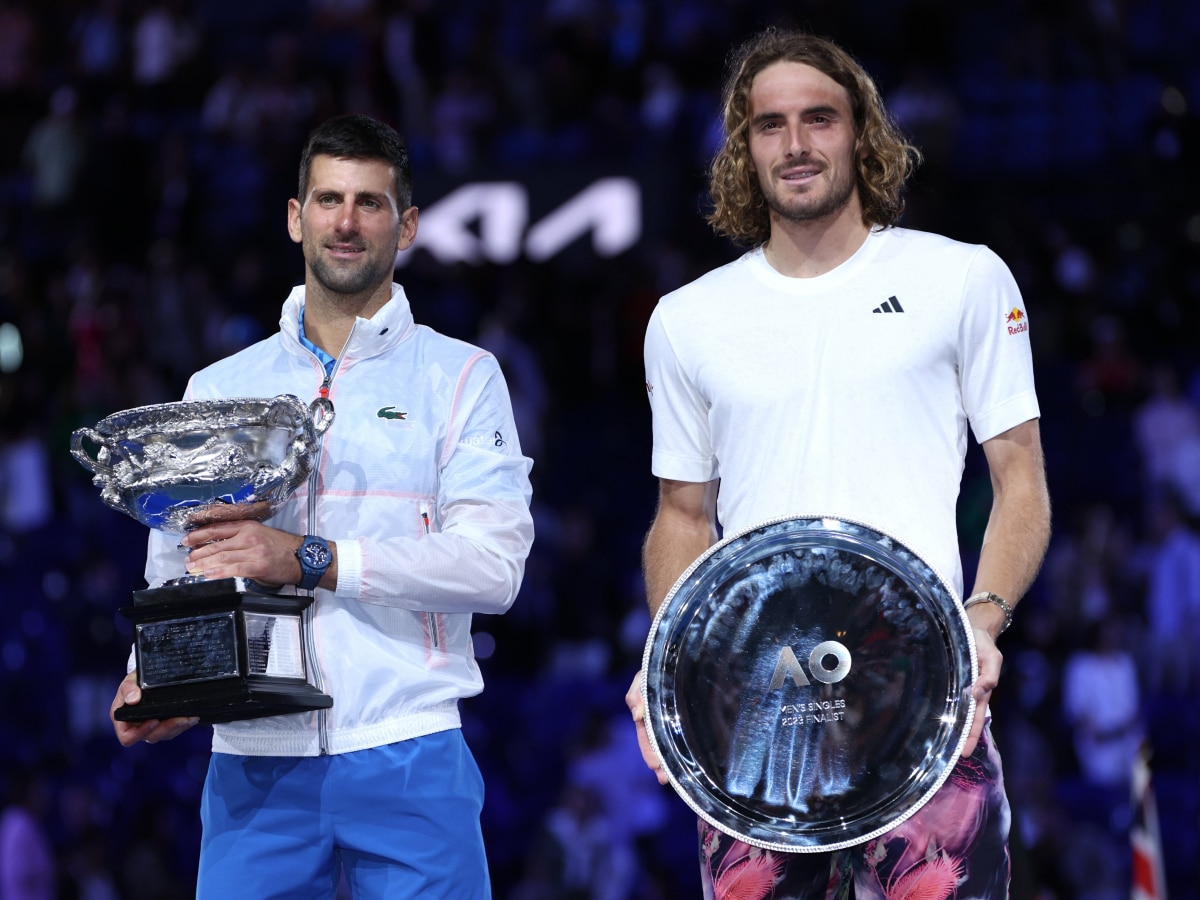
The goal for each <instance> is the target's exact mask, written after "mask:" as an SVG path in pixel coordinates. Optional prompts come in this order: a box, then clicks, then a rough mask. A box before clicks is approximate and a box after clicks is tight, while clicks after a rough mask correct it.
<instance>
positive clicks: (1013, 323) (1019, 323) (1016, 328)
mask: <svg viewBox="0 0 1200 900" xmlns="http://www.w3.org/2000/svg"><path fill="white" fill-rule="evenodd" d="M1004 321H1005V322H1006V323H1007V324H1008V333H1009V334H1020V333H1021V332H1022V331H1028V330H1029V323H1028V322H1026V321H1025V311H1024V310H1021V309H1017V307H1015V306H1014V307H1013V308H1012V312H1010V313H1008V315H1006V316H1005V317H1004Z"/></svg>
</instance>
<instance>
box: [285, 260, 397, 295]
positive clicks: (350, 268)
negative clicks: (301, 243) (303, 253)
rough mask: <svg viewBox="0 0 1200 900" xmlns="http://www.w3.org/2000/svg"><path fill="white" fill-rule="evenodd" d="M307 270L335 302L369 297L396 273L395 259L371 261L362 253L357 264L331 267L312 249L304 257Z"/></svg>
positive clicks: (332, 265) (331, 265)
mask: <svg viewBox="0 0 1200 900" xmlns="http://www.w3.org/2000/svg"><path fill="white" fill-rule="evenodd" d="M307 256H308V267H309V269H310V270H311V271H312V274H313V278H315V279H316V280H317V283H318V284H320V285H321V287H323V288H325V291H326V292H327V294H328V295H329V298H330V299H331V300H334V301H335V302H336V301H337V300H338V299H339V298H341V297H344V298H346V299H348V300H349V299H352V298H358V297H361V296H363V295H365V294H369V293H371V292H372V291H374V290H375V289H376V288H378V287H379V286H380V285H381V284H383V283H384V282H388V283H390V282H391V280H392V273H393V272H394V271H395V257H394V256H390V257H389V256H386V255H385V256H384V257H372V255H371V254H370V251H364V252H363V259H362V260H360V261H359V262H358V263H357V264H353V263H352V264H350V265H334V264H331V263H330V262H329V261H328V260H326V259H325V258H324V257H322V255H321V248H319V247H316V248H312V249H311V250H310V252H309V253H308V254H307Z"/></svg>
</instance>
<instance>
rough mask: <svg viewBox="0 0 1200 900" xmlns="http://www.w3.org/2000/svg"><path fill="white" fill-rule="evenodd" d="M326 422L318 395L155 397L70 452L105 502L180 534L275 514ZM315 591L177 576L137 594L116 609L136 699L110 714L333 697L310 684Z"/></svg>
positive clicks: (297, 705)
mask: <svg viewBox="0 0 1200 900" xmlns="http://www.w3.org/2000/svg"><path fill="white" fill-rule="evenodd" d="M332 422H333V405H332V404H331V403H330V402H329V401H328V400H325V399H318V400H316V401H314V402H313V403H312V404H309V405H306V404H304V403H303V402H302V401H301V400H299V399H298V398H297V397H294V396H292V395H290V394H283V395H280V396H277V397H274V398H271V399H256V398H238V399H231V400H195V401H186V402H180V403H162V404H156V405H152V406H142V407H138V408H136V409H129V410H124V411H122V412H117V413H113V414H112V415H110V416H107V417H106V418H104V419H102V420H101V421H100V422H98V423H97V424H96V426H95V427H94V428H80V429H77V430H76V431H74V432H73V433H72V434H71V455H72V456H74V457H75V459H76V460H78V461H79V463H80V464H81V465H82V466H83V467H84V468H85V469H87V470H88V471H90V472H91V473H92V475H93V478H92V483H93V484H95V485H96V486H97V487H98V488H100V497H101V499H102V500H103V501H104V502H105V503H106V504H107V505H108V506H110V507H112V508H113V509H116V510H119V511H120V512H123V513H125V514H126V515H129V516H132V517H133V518H135V519H137V520H138V521H139V522H141V523H142V524H144V525H147V526H148V527H150V528H153V529H156V530H161V531H168V532H176V533H183V532H186V531H189V530H191V529H193V528H196V527H198V526H201V525H206V524H210V523H213V522H218V521H223V520H230V519H251V518H252V519H266V518H269V517H270V516H272V515H273V514H274V513H275V512H276V511H277V510H278V509H279V507H280V506H282V505H283V503H284V502H286V501H287V500H288V498H289V497H291V495H292V494H293V493H294V492H295V491H296V489H297V488H298V487H299V486H300V485H301V484H303V483H304V481H305V479H306V478H307V477H308V475H309V473H310V472H311V470H312V467H313V464H314V462H315V459H316V454H317V449H318V447H319V445H320V437H321V435H322V434H324V433H325V431H326V430H327V429H328V428H329V426H330V425H331V424H332ZM312 600H313V598H312V597H311V596H309V595H306V594H303V595H298V594H293V593H277V592H274V591H271V590H269V589H267V588H265V587H264V586H262V585H259V584H257V583H255V582H253V581H251V580H249V579H245V578H223V579H217V580H214V581H208V580H205V579H204V578H202V577H197V576H188V575H184V576H181V577H179V578H176V579H174V580H172V581H169V582H167V583H166V584H164V585H162V586H159V587H154V588H148V589H146V590H141V591H135V592H134V593H133V604H132V606H129V607H125V608H123V609H122V610H121V614H122V615H124V616H125V617H126V618H128V619H129V620H130V621H131V622H132V623H133V629H134V652H135V655H136V660H137V676H138V684H139V686H140V687H141V689H142V701H141V702H140V703H138V704H136V705H133V706H123V707H121V708H119V709H118V710H117V711H116V713H115V715H116V717H117V718H118V719H120V720H122V721H145V720H147V719H165V718H172V717H175V716H195V717H198V718H200V719H201V720H203V721H206V722H228V721H232V720H235V719H253V718H259V717H262V716H273V715H280V714H283V713H295V712H302V711H307V710H315V709H326V708H328V707H330V706H332V705H333V699H332V698H331V697H329V696H328V695H327V694H324V693H322V692H321V691H320V690H318V689H317V688H316V687H315V686H313V684H312V683H311V682H310V678H311V667H310V666H309V664H308V653H309V650H308V645H309V634H308V632H309V629H308V625H307V623H306V611H307V610H308V608H309V607H310V606H311V604H312Z"/></svg>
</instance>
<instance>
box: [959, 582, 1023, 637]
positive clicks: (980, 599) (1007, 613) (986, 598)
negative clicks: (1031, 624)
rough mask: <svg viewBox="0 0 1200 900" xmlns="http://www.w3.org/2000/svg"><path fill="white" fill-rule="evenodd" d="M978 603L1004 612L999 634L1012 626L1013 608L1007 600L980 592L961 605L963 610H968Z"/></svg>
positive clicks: (990, 593) (986, 592) (987, 592)
mask: <svg viewBox="0 0 1200 900" xmlns="http://www.w3.org/2000/svg"><path fill="white" fill-rule="evenodd" d="M979 603H992V604H995V605H996V606H998V607H1000V608H1001V609H1002V610H1004V624H1003V625H1001V626H1000V634H1004V632H1006V631H1008V626H1010V625H1011V624H1012V620H1013V608H1012V606H1010V605H1009V603H1008V601H1007V600H1005V599H1004V598H1003V597H1000V596H998V595H997V594H993V593H992V592H991V591H980V592H979V593H978V594H972V595H971V596H970V597H968V598H967V602H966V603H964V604H963V609H970V608H971V607H972V606H975V605H977V604H979Z"/></svg>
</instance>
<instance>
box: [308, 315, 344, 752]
mask: <svg viewBox="0 0 1200 900" xmlns="http://www.w3.org/2000/svg"><path fill="white" fill-rule="evenodd" d="M351 330H352V331H353V329H351ZM346 340H347V343H348V342H349V338H347V339H346ZM341 361H342V358H341V356H339V357H338V358H337V361H336V362H334V364H333V369H332V370H331V371H330V372H329V374H327V375H326V376H325V379H324V380H323V381H322V382H321V386H320V388H318V391H317V392H318V393H319V394H320V395H321V399H323V400H328V399H329V386H330V384H331V383H332V382H333V376H334V373H335V372H337V370H338V366H339V365H340V364H341ZM318 362H320V360H318ZM324 453H325V436H324V435H321V437H319V438H317V452H316V455H315V456H314V457H313V467H312V472H310V473H309V476H308V529H307V531H306V532H305V533H306V534H315V533H316V528H317V475H318V473H319V472H320V469H321V457H322V456H323V455H324ZM313 596H314V597H315V596H316V589H315V588H314V589H313ZM316 621H317V609H316V602H315V600H314V602H313V603H310V604H309V605H308V607H307V608H306V609H305V610H304V622H305V626H306V627H305V629H304V633H305V643H306V644H307V645H308V658H309V659H310V660H312V661H313V666H312V676H313V684H314V686H315V687H316V689H317V690H319V691H321V692H324V690H325V684H324V679H322V678H321V670H320V668H319V667H318V666H317V664H316V659H317V637H316V634H315V632H316ZM317 741H318V744H319V745H320V754H321V756H328V755H329V711H328V710H325V709H318V710H317Z"/></svg>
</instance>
